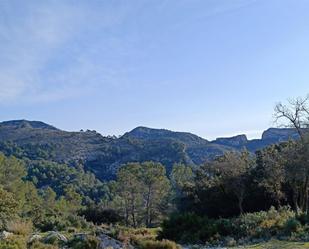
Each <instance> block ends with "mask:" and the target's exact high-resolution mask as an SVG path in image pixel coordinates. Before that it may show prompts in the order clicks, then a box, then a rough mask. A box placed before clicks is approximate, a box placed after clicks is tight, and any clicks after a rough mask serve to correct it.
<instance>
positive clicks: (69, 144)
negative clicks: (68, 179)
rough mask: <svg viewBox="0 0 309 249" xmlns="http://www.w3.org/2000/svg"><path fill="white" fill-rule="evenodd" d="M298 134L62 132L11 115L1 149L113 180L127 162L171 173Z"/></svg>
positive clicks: (2, 129)
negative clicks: (163, 168) (155, 166)
mask: <svg viewBox="0 0 309 249" xmlns="http://www.w3.org/2000/svg"><path fill="white" fill-rule="evenodd" d="M290 138H291V139H297V133H296V131H295V130H293V129H288V128H285V129H280V128H270V129H268V130H266V131H264V133H263V136H262V137H261V139H253V140H248V139H247V137H246V135H237V136H233V137H227V138H217V139H216V140H213V141H208V140H207V139H204V138H202V137H199V136H197V135H195V134H192V133H189V132H175V131H170V130H166V129H154V128H148V127H144V126H139V127H136V128H134V129H133V130H131V131H129V132H126V133H125V134H123V135H122V136H120V137H114V136H102V135H101V134H100V133H98V132H96V131H90V130H87V131H63V130H61V129H58V128H56V127H54V126H52V125H49V124H46V123H44V122H41V121H27V120H11V121H4V122H1V123H0V142H1V144H0V151H4V152H6V154H9V153H8V152H7V151H12V148H10V149H8V147H10V146H11V147H12V146H13V147H14V146H15V147H16V148H19V149H20V150H21V151H22V153H21V152H20V153H21V155H19V156H20V157H21V156H26V157H29V158H31V159H37V158H39V159H44V160H50V161H55V162H59V163H66V164H69V165H72V166H75V165H77V164H80V163H82V164H83V165H85V169H86V170H89V171H91V172H93V173H94V174H95V175H96V176H97V177H98V178H99V179H101V180H106V179H113V178H114V176H115V173H116V172H117V170H118V168H119V167H120V166H121V165H122V164H125V163H127V162H141V161H157V162H160V163H162V164H164V165H165V166H166V168H167V171H168V172H170V171H171V168H172V165H173V164H174V163H185V164H195V165H199V164H202V163H203V162H205V161H208V160H213V159H214V158H216V157H217V156H220V155H222V154H223V153H225V152H227V151H240V150H242V149H244V148H246V149H248V150H249V151H250V152H255V151H256V150H258V149H262V148H264V147H266V146H269V145H271V144H275V143H280V142H283V141H287V140H288V139H290Z"/></svg>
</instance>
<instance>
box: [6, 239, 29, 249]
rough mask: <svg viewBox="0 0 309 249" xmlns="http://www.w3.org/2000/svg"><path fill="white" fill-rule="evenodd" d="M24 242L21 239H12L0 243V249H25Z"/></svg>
mask: <svg viewBox="0 0 309 249" xmlns="http://www.w3.org/2000/svg"><path fill="white" fill-rule="evenodd" d="M25 248H26V242H25V240H24V239H23V238H20V237H13V238H8V239H6V240H1V241H0V249H25Z"/></svg>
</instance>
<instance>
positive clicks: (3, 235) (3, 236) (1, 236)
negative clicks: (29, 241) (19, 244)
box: [0, 231, 13, 240]
mask: <svg viewBox="0 0 309 249" xmlns="http://www.w3.org/2000/svg"><path fill="white" fill-rule="evenodd" d="M11 236H13V233H10V232H7V231H2V232H1V233H0V239H1V240H5V239H7V238H9V237H11Z"/></svg>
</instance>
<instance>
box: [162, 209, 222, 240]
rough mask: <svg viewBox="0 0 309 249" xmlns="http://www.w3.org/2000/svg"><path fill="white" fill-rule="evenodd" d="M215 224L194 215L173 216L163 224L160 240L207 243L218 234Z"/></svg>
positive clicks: (205, 218)
mask: <svg viewBox="0 0 309 249" xmlns="http://www.w3.org/2000/svg"><path fill="white" fill-rule="evenodd" d="M216 232H217V230H216V226H215V224H214V222H213V221H212V220H210V219H208V218H207V217H200V216H198V215H196V214H194V213H185V214H173V215H171V216H170V218H169V219H168V220H165V221H164V222H163V223H162V231H161V232H160V233H159V238H164V239H169V240H174V241H178V242H182V243H192V242H193V243H196V242H205V241H208V240H209V239H211V238H212V237H213V236H214V235H215V234H216Z"/></svg>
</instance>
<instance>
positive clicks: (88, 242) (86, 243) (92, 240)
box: [69, 235, 100, 249]
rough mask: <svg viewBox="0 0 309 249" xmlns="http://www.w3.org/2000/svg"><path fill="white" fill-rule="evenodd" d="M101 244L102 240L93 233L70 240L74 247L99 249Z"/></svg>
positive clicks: (71, 246) (73, 248) (77, 248)
mask: <svg viewBox="0 0 309 249" xmlns="http://www.w3.org/2000/svg"><path fill="white" fill-rule="evenodd" d="M99 245H100V241H99V240H98V239H97V238H96V237H95V236H91V235H87V236H86V237H85V238H84V239H79V238H74V239H72V240H71V241H70V242H69V246H70V248H72V249H97V248H99Z"/></svg>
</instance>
